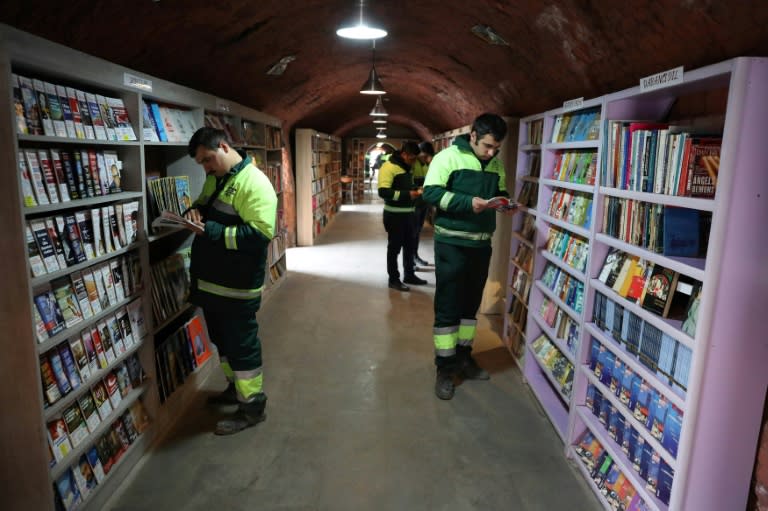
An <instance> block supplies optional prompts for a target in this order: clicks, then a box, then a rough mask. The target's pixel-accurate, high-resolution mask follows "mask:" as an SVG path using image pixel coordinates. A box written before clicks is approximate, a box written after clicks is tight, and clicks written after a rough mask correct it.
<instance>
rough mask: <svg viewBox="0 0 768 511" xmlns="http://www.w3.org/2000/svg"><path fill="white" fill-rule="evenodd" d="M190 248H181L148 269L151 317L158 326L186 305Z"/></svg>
mask: <svg viewBox="0 0 768 511" xmlns="http://www.w3.org/2000/svg"><path fill="white" fill-rule="evenodd" d="M190 252H191V248H190V247H187V248H183V249H180V250H179V251H177V252H176V253H174V254H172V255H171V256H170V257H167V258H165V259H163V260H161V261H159V262H157V263H155V264H153V265H152V267H151V268H150V274H151V276H152V315H153V317H154V324H155V325H156V326H157V325H160V324H162V323H163V322H165V321H166V320H167V319H168V318H171V317H172V316H174V315H175V314H176V313H177V312H179V311H180V310H182V309H183V308H184V307H185V306H186V304H187V298H188V297H189V285H190V280H189V263H190Z"/></svg>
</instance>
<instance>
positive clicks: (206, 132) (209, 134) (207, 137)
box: [187, 126, 232, 158]
mask: <svg viewBox="0 0 768 511" xmlns="http://www.w3.org/2000/svg"><path fill="white" fill-rule="evenodd" d="M222 141H224V142H226V143H227V144H228V145H232V144H230V143H229V140H228V139H227V134H226V133H225V132H224V130H220V129H218V128H210V127H207V126H206V127H205V128H200V129H199V130H197V131H196V132H195V134H194V135H192V138H190V139H189V145H188V146H187V152H188V153H189V155H190V156H191V157H192V158H194V157H195V155H196V154H197V148H198V147H200V146H203V147H205V148H206V149H211V150H215V149H217V148H218V147H219V144H220V143H221V142H222Z"/></svg>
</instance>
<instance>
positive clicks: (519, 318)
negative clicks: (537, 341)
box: [507, 295, 528, 330]
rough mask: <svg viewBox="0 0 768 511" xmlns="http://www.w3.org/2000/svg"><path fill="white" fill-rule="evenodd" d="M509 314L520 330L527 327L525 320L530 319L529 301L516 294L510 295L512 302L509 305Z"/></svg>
mask: <svg viewBox="0 0 768 511" xmlns="http://www.w3.org/2000/svg"><path fill="white" fill-rule="evenodd" d="M507 314H509V315H510V319H511V320H512V322H513V323H514V324H516V325H517V326H518V327H519V329H520V330H524V329H525V322H526V320H527V319H528V303H527V301H524V300H521V299H520V298H518V297H517V296H515V295H512V296H511V297H510V303H509V306H508V307H507Z"/></svg>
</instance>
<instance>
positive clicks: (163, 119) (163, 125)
mask: <svg viewBox="0 0 768 511" xmlns="http://www.w3.org/2000/svg"><path fill="white" fill-rule="evenodd" d="M141 107H142V117H143V120H144V130H143V133H142V135H143V136H142V138H143V139H144V140H145V141H147V142H177V143H186V142H188V141H189V139H191V138H192V135H194V134H195V132H196V131H197V129H198V128H199V127H200V126H199V125H198V122H197V120H196V119H195V114H194V112H193V111H192V110H187V109H184V108H181V107H177V106H173V105H168V104H164V103H158V102H156V101H148V100H144V101H143V102H142V105H141Z"/></svg>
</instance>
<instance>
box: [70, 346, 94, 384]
mask: <svg viewBox="0 0 768 511" xmlns="http://www.w3.org/2000/svg"><path fill="white" fill-rule="evenodd" d="M69 349H70V351H71V352H72V358H73V359H74V361H75V366H76V367H77V372H78V373H79V374H80V378H81V379H82V381H83V383H85V382H87V381H88V379H89V378H90V377H91V366H90V365H89V363H88V354H87V353H86V351H85V345H84V344H83V339H82V337H81V336H79V335H78V336H75V337H72V338H70V339H69Z"/></svg>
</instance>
